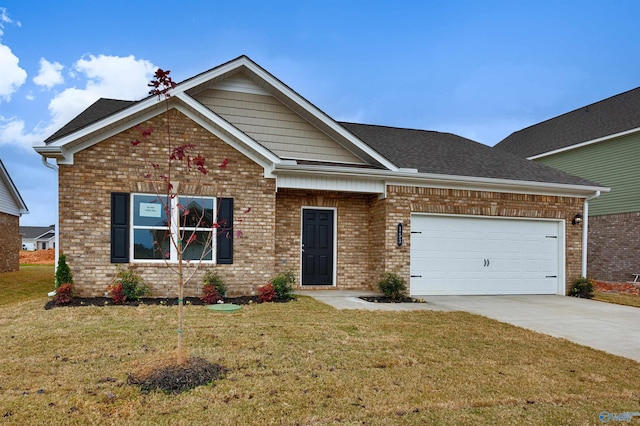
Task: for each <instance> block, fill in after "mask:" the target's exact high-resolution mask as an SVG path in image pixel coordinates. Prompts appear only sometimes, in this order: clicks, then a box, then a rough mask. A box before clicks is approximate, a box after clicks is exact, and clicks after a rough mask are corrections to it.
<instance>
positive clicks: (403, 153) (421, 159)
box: [45, 99, 599, 186]
mask: <svg viewBox="0 0 640 426" xmlns="http://www.w3.org/2000/svg"><path fill="white" fill-rule="evenodd" d="M134 103H136V101H122V100H116V99H99V100H98V101H96V102H95V103H94V104H92V105H91V106H89V107H88V108H87V109H86V110H84V111H83V112H82V113H80V115H78V116H77V117H76V118H74V119H73V120H71V121H70V122H69V123H67V124H66V125H65V126H64V127H62V128H61V129H60V130H58V131H57V132H56V133H54V134H53V135H51V136H50V137H49V138H47V140H45V142H46V143H50V142H51V141H54V140H56V139H59V138H61V137H64V136H66V135H68V134H71V133H73V132H75V131H77V130H80V129H81V128H83V127H85V126H87V125H90V124H92V123H94V122H96V121H98V120H100V119H103V118H105V117H107V116H109V115H111V114H114V113H116V112H118V111H120V110H122V109H124V108H126V107H128V106H130V105H132V104H134ZM339 124H340V125H341V126H343V127H345V128H346V129H347V130H349V131H350V132H351V133H353V134H354V135H355V136H357V137H358V138H359V139H360V140H362V141H363V142H364V143H366V144H367V145H369V146H371V147H372V148H373V149H374V150H376V151H377V152H378V153H380V154H381V155H382V156H384V157H386V158H387V159H388V160H390V161H391V162H392V163H394V164H396V165H397V166H399V167H403V168H410V169H417V170H418V171H419V172H421V173H431V174H442V175H450V176H470V177H480V178H495V179H508V180H519V181H533V182H544V183H560V184H568V185H589V186H599V185H598V184H596V183H594V182H591V181H588V180H586V179H582V178H579V177H576V176H573V175H569V174H567V173H564V172H562V171H559V170H556V169H553V168H550V167H547V166H544V165H542V164H539V163H535V162H533V161H529V160H526V159H523V158H521V157H518V156H516V155H512V154H510V153H508V152H504V151H501V150H496V149H493V148H491V147H488V146H486V145H483V144H481V143H478V142H474V141H472V140H470V139H466V138H463V137H461V136H457V135H454V134H451V133H441V132H435V131H428V130H414V129H404V128H396V127H387V126H377V125H369V124H357V123H346V122H340V123H339Z"/></svg>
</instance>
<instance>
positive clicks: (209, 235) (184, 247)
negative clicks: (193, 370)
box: [131, 69, 240, 364]
mask: <svg viewBox="0 0 640 426" xmlns="http://www.w3.org/2000/svg"><path fill="white" fill-rule="evenodd" d="M170 73H171V71H169V70H166V71H165V70H162V69H158V70H157V71H156V72H155V75H154V78H153V80H152V81H151V82H150V83H149V87H151V90H150V91H149V93H150V94H151V95H154V96H157V97H158V99H159V100H162V101H163V102H164V104H165V109H166V111H165V112H166V114H165V115H166V127H165V129H164V132H162V133H164V134H163V136H164V140H165V141H166V142H165V143H166V151H165V154H166V163H165V164H159V163H156V162H154V161H152V160H149V159H148V155H147V154H148V152H147V150H144V149H143V159H144V162H145V165H146V166H147V167H148V168H149V170H150V171H149V172H147V173H145V174H144V178H145V179H146V180H147V181H148V182H150V183H151V184H152V186H153V189H154V191H155V195H156V196H157V200H156V202H158V203H160V204H161V208H162V210H163V211H164V213H165V217H166V218H167V221H168V223H167V225H168V227H169V229H170V232H157V233H154V234H153V235H154V241H153V250H154V252H156V254H159V256H158V257H161V258H162V259H164V261H165V265H166V267H167V268H168V269H169V270H170V271H172V272H173V273H174V274H175V275H176V277H177V287H178V330H177V331H178V348H177V363H178V364H182V363H183V362H184V355H183V354H184V351H183V341H182V331H183V317H184V314H183V312H184V310H183V307H184V288H185V285H187V283H188V282H189V281H190V280H191V279H192V278H193V276H194V275H195V273H196V272H197V270H198V267H199V266H200V264H201V262H202V260H203V259H204V258H206V257H207V256H212V255H213V254H212V250H213V242H214V239H215V238H216V237H217V235H218V233H219V232H233V231H230V230H229V227H226V226H225V225H226V224H223V223H219V222H218V221H217V220H216V217H217V214H216V215H214V214H212V213H213V212H212V211H210V210H207V209H205V208H204V207H203V203H202V202H200V203H199V202H198V198H197V197H198V195H201V194H193V193H191V194H184V195H185V196H182V197H181V182H180V179H185V181H188V182H185V183H187V184H188V186H189V187H190V188H200V187H201V181H202V179H203V178H204V177H205V176H206V175H207V174H208V170H207V166H206V158H204V157H203V156H202V155H201V154H200V153H197V154H194V153H195V152H196V146H195V145H194V144H192V143H183V144H175V145H174V137H173V134H172V127H171V125H172V123H171V114H170V113H169V112H170V97H171V94H170V91H171V89H173V88H175V87H176V83H174V82H173V80H172V79H171V76H170ZM138 130H139V131H140V135H141V137H140V138H139V139H136V140H134V141H133V142H132V143H131V144H132V145H133V146H134V147H137V146H139V145H141V148H142V147H144V145H146V143H143V142H145V141H146V142H149V141H150V140H152V139H153V135H154V129H153V128H138ZM154 142H155V143H158V144H159V143H162V142H161V141H157V140H155V141H154ZM228 163H229V161H228V159H224V160H223V161H222V162H221V164H220V165H219V167H221V168H226V167H227V165H228ZM187 195H188V196H187ZM185 200H186V202H185ZM183 202H184V203H183ZM223 227H224V228H225V230H224V231H220V230H221V229H222V228H223ZM236 232H237V233H238V234H240V231H236ZM171 250H173V252H174V253H175V262H171V261H169V258H170V255H169V253H170V251H171ZM194 252H195V253H198V254H199V259H196V260H195V261H194V259H193V257H194V255H193V253H194ZM187 254H188V255H187ZM187 264H191V265H192V266H193V267H191V268H188V269H187V268H186V265H187Z"/></svg>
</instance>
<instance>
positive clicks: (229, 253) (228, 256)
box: [216, 198, 233, 265]
mask: <svg viewBox="0 0 640 426" xmlns="http://www.w3.org/2000/svg"><path fill="white" fill-rule="evenodd" d="M218 225H219V228H218V237H217V238H218V240H217V242H216V243H217V246H218V249H217V253H216V261H217V262H218V263H221V264H226V265H230V264H232V263H233V198H218Z"/></svg>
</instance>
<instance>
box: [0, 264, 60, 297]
mask: <svg viewBox="0 0 640 426" xmlns="http://www.w3.org/2000/svg"><path fill="white" fill-rule="evenodd" d="M53 271H54V266H53V265H20V271H18V272H5V273H2V274H0V306H4V305H8V304H12V303H18V302H22V301H25V300H31V299H34V298H42V297H46V296H47V293H49V292H50V291H52V290H53V280H54V279H53Z"/></svg>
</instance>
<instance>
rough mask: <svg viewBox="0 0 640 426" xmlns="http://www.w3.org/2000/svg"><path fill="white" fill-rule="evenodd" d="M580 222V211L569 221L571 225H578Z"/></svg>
mask: <svg viewBox="0 0 640 426" xmlns="http://www.w3.org/2000/svg"><path fill="white" fill-rule="evenodd" d="M581 223H582V215H581V214H580V213H578V214H576V215H575V216H574V217H573V220H572V221H571V224H572V225H580V224H581Z"/></svg>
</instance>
